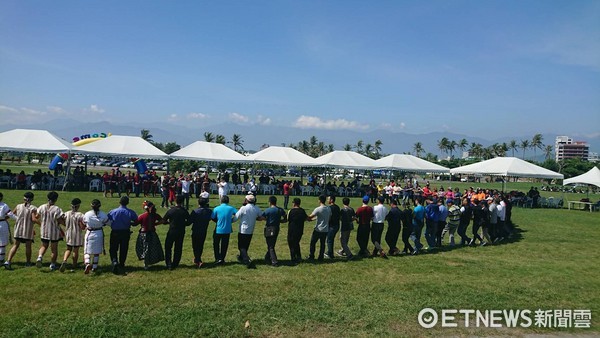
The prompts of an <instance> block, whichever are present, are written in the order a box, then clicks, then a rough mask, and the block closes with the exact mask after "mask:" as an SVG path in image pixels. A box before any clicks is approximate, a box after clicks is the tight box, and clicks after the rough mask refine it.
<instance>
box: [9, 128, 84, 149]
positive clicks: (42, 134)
mask: <svg viewBox="0 0 600 338" xmlns="http://www.w3.org/2000/svg"><path fill="white" fill-rule="evenodd" d="M72 148H73V146H72V145H71V144H70V143H69V142H67V141H65V140H63V139H61V138H60V137H58V136H56V135H54V134H52V133H50V132H49V131H46V130H36V129H13V130H9V131H5V132H3V133H0V150H3V151H21V152H29V153H61V152H62V153H66V152H69V150H71V149H72Z"/></svg>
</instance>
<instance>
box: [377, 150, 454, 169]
mask: <svg viewBox="0 0 600 338" xmlns="http://www.w3.org/2000/svg"><path fill="white" fill-rule="evenodd" d="M375 162H377V165H378V166H379V168H381V169H391V170H402V171H409V172H414V173H418V172H427V173H447V172H450V169H448V168H446V167H443V166H441V165H439V164H435V163H432V162H429V161H426V160H424V159H422V158H418V157H416V156H413V155H406V154H392V155H389V156H386V157H382V158H380V159H378V160H376V161H375Z"/></svg>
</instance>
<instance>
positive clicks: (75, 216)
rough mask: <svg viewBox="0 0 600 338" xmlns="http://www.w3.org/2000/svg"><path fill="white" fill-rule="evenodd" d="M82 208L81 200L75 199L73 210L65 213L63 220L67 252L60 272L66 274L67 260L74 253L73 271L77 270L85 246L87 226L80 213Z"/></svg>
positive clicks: (72, 204) (72, 202)
mask: <svg viewBox="0 0 600 338" xmlns="http://www.w3.org/2000/svg"><path fill="white" fill-rule="evenodd" d="M80 206H81V200H80V199H79V198H74V199H73V200H72V201H71V210H69V211H67V212H65V213H64V214H63V215H62V218H63V219H64V222H65V242H66V244H67V250H65V254H64V256H63V262H62V264H61V265H60V268H59V271H60V272H65V270H66V268H67V260H68V259H69V257H70V256H71V253H73V265H72V271H75V269H77V263H78V260H79V248H80V247H82V246H83V237H84V235H85V233H84V232H83V230H85V224H84V223H83V213H81V212H79V207H80Z"/></svg>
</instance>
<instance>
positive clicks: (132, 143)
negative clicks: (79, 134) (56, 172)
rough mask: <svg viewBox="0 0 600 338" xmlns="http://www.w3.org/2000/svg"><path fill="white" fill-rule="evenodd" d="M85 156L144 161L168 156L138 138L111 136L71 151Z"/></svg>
mask: <svg viewBox="0 0 600 338" xmlns="http://www.w3.org/2000/svg"><path fill="white" fill-rule="evenodd" d="M73 152H75V153H79V154H86V155H100V156H124V157H138V158H144V159H166V158H168V157H169V155H167V154H165V153H164V152H163V151H162V150H160V149H158V148H156V147H155V146H153V145H152V144H151V143H150V142H148V141H146V140H144V139H143V138H141V137H138V136H122V135H112V136H111V137H107V138H105V139H101V140H98V141H95V142H92V143H88V144H84V145H82V146H80V147H76V148H74V149H73Z"/></svg>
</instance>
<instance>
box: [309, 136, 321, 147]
mask: <svg viewBox="0 0 600 338" xmlns="http://www.w3.org/2000/svg"><path fill="white" fill-rule="evenodd" d="M308 143H309V144H310V147H311V148H314V147H316V146H317V143H319V140H318V139H317V137H316V136H314V135H313V136H311V137H310V139H309V140H308Z"/></svg>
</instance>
